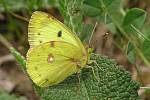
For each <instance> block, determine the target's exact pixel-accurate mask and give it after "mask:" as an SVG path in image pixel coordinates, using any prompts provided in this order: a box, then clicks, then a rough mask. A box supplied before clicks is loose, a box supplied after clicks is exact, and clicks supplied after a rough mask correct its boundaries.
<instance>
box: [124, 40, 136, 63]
mask: <svg viewBox="0 0 150 100" xmlns="http://www.w3.org/2000/svg"><path fill="white" fill-rule="evenodd" d="M126 55H127V58H128V61H129V62H130V63H131V64H135V62H136V52H135V49H134V46H133V45H132V43H131V42H129V43H128V47H127V51H126Z"/></svg>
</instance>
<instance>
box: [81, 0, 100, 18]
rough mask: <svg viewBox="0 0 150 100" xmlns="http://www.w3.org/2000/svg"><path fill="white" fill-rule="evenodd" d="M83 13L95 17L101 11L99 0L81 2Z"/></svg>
mask: <svg viewBox="0 0 150 100" xmlns="http://www.w3.org/2000/svg"><path fill="white" fill-rule="evenodd" d="M83 12H84V15H86V16H90V17H95V16H99V15H101V13H102V9H101V7H100V2H99V0H92V1H91V0H84V2H83Z"/></svg>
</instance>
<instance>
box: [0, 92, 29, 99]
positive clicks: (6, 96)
mask: <svg viewBox="0 0 150 100" xmlns="http://www.w3.org/2000/svg"><path fill="white" fill-rule="evenodd" d="M0 100H27V99H26V98H25V97H16V96H15V95H11V94H9V93H7V92H5V91H1V90H0Z"/></svg>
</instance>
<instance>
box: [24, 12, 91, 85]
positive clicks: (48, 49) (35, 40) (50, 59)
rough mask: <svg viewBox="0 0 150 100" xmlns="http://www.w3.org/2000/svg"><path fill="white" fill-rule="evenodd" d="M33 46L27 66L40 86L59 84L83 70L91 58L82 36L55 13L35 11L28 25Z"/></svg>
mask: <svg viewBox="0 0 150 100" xmlns="http://www.w3.org/2000/svg"><path fill="white" fill-rule="evenodd" d="M28 40H29V44H30V49H29V50H28V53H27V62H26V69H27V73H28V75H29V76H30V78H31V79H32V80H33V82H34V83H35V84H36V85H38V86H40V87H47V86H52V85H55V84H58V83H60V82H62V81H63V80H64V79H66V78H67V77H68V76H70V75H72V74H74V73H77V72H80V71H81V69H82V68H84V67H85V65H86V63H87V62H88V59H89V58H88V57H89V53H88V52H87V51H88V50H86V49H85V47H84V46H83V44H82V42H81V41H80V39H79V38H78V37H77V36H76V35H75V34H74V33H73V32H72V31H71V30H70V29H69V28H68V27H66V26H65V25H64V24H63V23H61V22H60V21H58V20H56V19H55V18H54V17H53V16H51V15H48V14H47V13H44V12H41V11H35V12H34V13H33V14H32V16H31V19H30V22H29V25H28Z"/></svg>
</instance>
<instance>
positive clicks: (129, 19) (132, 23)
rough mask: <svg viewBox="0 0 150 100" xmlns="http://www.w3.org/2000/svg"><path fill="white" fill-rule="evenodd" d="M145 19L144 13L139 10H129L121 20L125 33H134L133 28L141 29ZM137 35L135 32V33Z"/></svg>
mask: <svg viewBox="0 0 150 100" xmlns="http://www.w3.org/2000/svg"><path fill="white" fill-rule="evenodd" d="M145 19H146V12H145V11H144V10H142V9H139V8H132V9H130V10H129V11H128V12H127V13H126V15H125V17H124V20H123V23H122V26H123V28H124V30H125V31H126V32H127V33H135V29H134V28H133V27H135V28H137V29H141V27H142V26H143V25H144V22H145ZM136 33H137V32H136Z"/></svg>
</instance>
